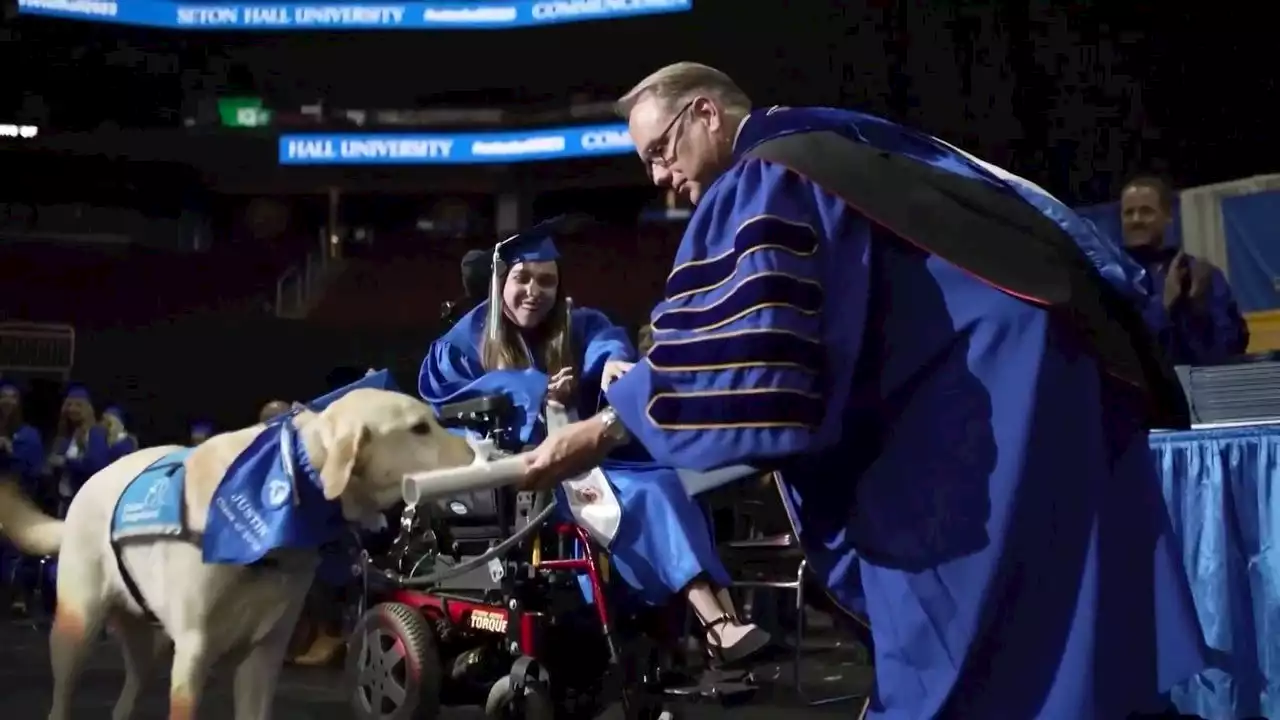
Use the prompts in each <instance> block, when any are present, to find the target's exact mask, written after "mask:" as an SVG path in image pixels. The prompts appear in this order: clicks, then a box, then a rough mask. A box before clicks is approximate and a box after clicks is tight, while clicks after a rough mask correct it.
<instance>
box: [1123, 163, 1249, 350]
mask: <svg viewBox="0 0 1280 720" xmlns="http://www.w3.org/2000/svg"><path fill="white" fill-rule="evenodd" d="M1172 213H1173V191H1172V190H1171V189H1170V188H1169V186H1168V184H1167V183H1165V182H1164V181H1163V180H1161V179H1160V178H1156V177H1139V178H1134V179H1133V180H1132V181H1130V182H1129V183H1127V184H1126V185H1125V186H1124V190H1122V191H1121V193H1120V219H1121V228H1122V229H1123V231H1124V247H1125V250H1126V251H1127V252H1128V253H1129V256H1130V257H1132V258H1133V259H1134V260H1135V261H1136V262H1137V263H1138V264H1140V265H1142V267H1143V269H1144V270H1146V272H1147V279H1148V281H1149V283H1150V288H1149V289H1150V294H1149V295H1148V297H1147V300H1146V302H1145V303H1144V304H1143V313H1142V314H1143V318H1144V319H1145V320H1146V322H1147V326H1148V327H1149V328H1151V331H1152V332H1153V333H1154V334H1155V335H1156V337H1157V338H1158V339H1159V342H1160V344H1161V346H1162V347H1163V348H1164V350H1165V352H1166V353H1167V354H1168V356H1169V359H1170V361H1172V362H1173V363H1174V364H1175V365H1213V364H1217V363H1222V362H1225V361H1227V360H1230V359H1231V358H1234V357H1238V356H1240V355H1242V354H1244V352H1245V348H1247V347H1248V345H1249V326H1248V325H1246V324H1245V321H1244V317H1243V316H1241V314H1240V308H1239V306H1238V305H1236V299H1235V295H1234V294H1232V292H1231V285H1230V284H1228V283H1227V278H1226V276H1225V275H1223V274H1222V271H1221V270H1219V269H1218V268H1216V267H1214V266H1213V265H1212V264H1211V263H1209V262H1208V261H1206V260H1202V259H1200V258H1196V257H1192V256H1190V255H1187V254H1186V253H1184V252H1183V251H1182V250H1181V249H1179V248H1176V247H1169V246H1168V244H1167V243H1166V242H1165V231H1166V230H1167V229H1168V227H1169V224H1170V222H1171V221H1172Z"/></svg>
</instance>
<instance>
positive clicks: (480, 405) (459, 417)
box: [439, 395, 511, 427]
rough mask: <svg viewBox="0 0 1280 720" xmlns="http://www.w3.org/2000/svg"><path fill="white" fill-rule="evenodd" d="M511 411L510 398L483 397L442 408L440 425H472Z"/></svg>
mask: <svg viewBox="0 0 1280 720" xmlns="http://www.w3.org/2000/svg"><path fill="white" fill-rule="evenodd" d="M510 409H511V397H510V396H508V395H483V396H481V397H477V398H471V399H470V400H462V401H460V402H455V403H449V404H448V405H443V406H441V408H440V412H439V416H440V424H441V425H444V426H446V427H453V426H458V425H470V424H473V423H475V422H477V421H484V420H486V419H487V418H494V417H500V416H502V415H503V414H505V413H506V412H507V411H508V410H510Z"/></svg>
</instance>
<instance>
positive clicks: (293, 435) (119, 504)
mask: <svg viewBox="0 0 1280 720" xmlns="http://www.w3.org/2000/svg"><path fill="white" fill-rule="evenodd" d="M276 438H280V439H281V440H280V441H279V442H277V439H276ZM289 447H294V448H296V452H293V453H290V452H289V450H288V448H289ZM286 456H288V457H286ZM246 458H247V459H246ZM472 459H473V452H472V450H471V448H470V446H469V445H468V444H467V443H466V441H465V440H463V439H461V438H459V437H457V436H454V435H451V434H449V433H447V432H445V431H444V430H443V429H442V428H441V427H440V425H439V424H438V423H437V421H436V419H435V416H434V414H433V413H432V411H431V409H430V408H429V407H428V406H427V405H426V404H424V403H422V402H420V401H418V400H416V399H414V398H411V397H409V396H407V395H401V394H397V393H392V392H387V391H383V390H375V389H356V390H352V391H351V392H349V393H348V394H346V395H344V396H343V397H341V398H340V399H338V400H337V401H335V402H334V403H333V404H332V405H330V406H328V407H327V408H325V409H324V410H323V411H322V412H321V413H319V414H317V413H312V412H306V411H304V412H301V413H300V414H298V415H297V416H295V417H294V418H293V419H292V420H289V421H286V422H284V423H274V424H269V425H265V426H264V425H256V426H253V427H251V428H247V429H245V430H239V431H235V432H229V433H225V434H222V435H217V436H215V437H213V438H210V439H209V440H208V441H206V442H205V443H203V444H201V445H200V446H198V447H197V448H195V449H193V450H191V449H186V448H179V447H173V446H170V447H158V448H148V449H146V450H141V451H138V452H136V453H133V454H132V455H128V456H126V457H124V458H121V459H120V460H117V461H116V462H115V463H113V464H112V465H110V466H108V467H107V468H106V469H104V470H103V471H101V472H99V473H98V474H96V475H94V476H93V477H92V478H90V479H89V481H88V482H87V483H85V485H84V487H83V488H82V489H81V490H80V492H79V493H78V494H77V495H76V497H75V500H74V501H72V503H71V507H70V509H69V510H68V511H67V518H66V522H65V523H62V522H59V521H57V520H53V519H51V518H48V517H46V516H44V515H43V514H41V513H40V512H39V510H37V509H36V508H35V507H34V506H33V505H32V504H31V503H30V502H29V501H28V500H27V499H26V498H25V497H23V496H22V495H21V493H20V492H19V491H18V490H17V489H16V488H15V487H14V486H13V485H12V484H9V483H4V484H2V485H0V526H2V528H3V532H4V534H5V535H7V536H8V537H9V538H10V539H11V540H13V541H14V542H15V544H17V545H18V546H19V547H21V548H22V549H24V550H25V551H27V552H30V553H33V554H53V553H59V554H60V559H59V567H58V607H57V612H56V615H55V619H54V627H53V631H52V633H51V635H50V640H49V645H50V655H51V660H52V665H53V674H54V692H53V707H52V709H51V710H50V713H49V718H50V720H66V718H68V717H69V712H70V700H71V695H72V691H73V688H74V685H75V683H76V678H77V675H78V674H79V671H80V668H81V665H82V663H83V660H84V657H85V654H86V652H87V651H88V649H89V644H90V642H91V640H92V639H93V638H95V637H96V636H97V634H98V631H99V630H100V628H101V627H102V624H103V623H104V622H110V624H111V626H112V627H113V628H114V630H115V631H116V634H117V635H118V636H119V638H120V641H121V644H122V645H123V650H124V654H125V662H126V678H125V685H124V689H123V691H122V692H121V695H120V699H119V700H118V701H117V703H116V706H115V710H114V712H113V715H112V717H113V720H126V719H127V718H129V717H130V716H131V714H132V712H133V708H134V705H135V704H136V701H137V699H138V696H139V693H140V692H141V691H142V686H143V682H144V681H145V680H146V678H147V677H148V676H149V675H151V674H152V667H153V663H154V660H155V659H156V655H157V653H156V650H157V647H158V646H157V643H156V642H155V640H156V638H155V637H154V632H153V629H152V625H151V623H150V622H149V620H148V618H147V614H148V613H150V614H152V615H153V616H154V617H155V618H156V619H158V620H159V622H160V623H161V624H162V625H163V626H164V629H165V630H166V631H167V633H168V634H169V636H170V637H171V638H172V639H173V645H174V655H173V667H172V673H171V681H170V690H169V693H170V711H169V717H170V719H171V720H185V719H187V718H192V717H194V716H195V711H196V708H197V707H198V705H199V701H200V694H201V689H202V688H203V686H204V684H205V680H206V676H207V674H208V671H209V668H210V667H211V666H212V665H213V663H214V662H215V661H217V660H218V659H220V658H222V657H224V656H227V655H232V657H233V658H234V659H235V660H236V661H237V662H238V664H237V667H236V674H235V717H236V718H237V720H266V719H268V718H270V717H271V706H272V699H273V695H274V691H275V685H276V679H277V676H278V674H279V671H280V666H281V664H282V662H283V656H284V653H285V649H286V646H287V644H288V642H289V636H290V633H291V632H292V630H293V626H294V624H295V622H296V620H297V617H298V613H299V612H300V610H301V606H302V602H303V598H304V596H305V595H306V592H307V589H308V587H309V586H310V584H311V580H312V577H313V576H314V574H315V570H316V567H317V565H318V563H319V560H320V554H319V551H318V544H319V543H318V542H310V543H308V542H307V539H308V538H311V539H314V538H315V537H318V536H319V535H318V534H317V533H316V532H310V531H299V532H292V534H291V531H290V530H289V529H288V528H287V527H285V526H284V525H280V524H279V523H276V524H274V525H273V523H274V522H275V521H273V520H272V518H273V517H275V516H276V515H280V514H281V513H284V512H289V513H295V514H298V516H299V517H301V516H302V515H305V514H307V513H310V516H314V517H327V520H328V521H330V522H328V523H327V524H326V525H325V527H326V528H327V530H326V531H327V532H332V528H331V526H332V525H333V524H334V523H333V522H332V521H334V520H336V521H337V525H338V526H339V527H341V525H342V522H341V520H342V519H344V518H345V520H348V521H353V522H359V523H363V524H366V525H370V524H374V523H376V522H378V521H380V520H381V515H380V513H381V511H383V510H385V509H386V508H388V507H390V506H391V505H392V504H394V503H395V502H396V500H397V499H398V498H399V497H400V485H401V480H402V478H403V476H404V475H405V474H407V473H411V472H419V471H423V470H430V469H436V468H445V467H452V466H458V465H466V464H468V463H470V462H471V461H472ZM254 463H258V465H254ZM254 467H259V468H267V469H268V470H269V472H267V471H264V472H263V473H259V475H262V476H261V477H258V478H257V485H253V482H249V481H245V482H248V484H245V482H242V481H240V480H235V478H242V477H247V476H246V474H245V473H246V471H245V468H249V470H250V472H248V475H252V474H253V472H251V471H252V470H253V468H254ZM264 473H265V474H264ZM224 478H226V481H225V482H224ZM250 480H252V478H250ZM237 482H239V483H240V484H239V485H236V483H237ZM308 483H309V484H308ZM175 485H177V486H179V487H178V488H177V489H175V488H174V486H175ZM228 485H233V486H235V487H233V488H232V490H228V489H227V486H228ZM237 488H238V489H237ZM245 488H256V489H252V490H246V489H245ZM308 493H310V494H308ZM165 497H170V498H172V499H171V500H170V501H169V502H170V505H171V506H172V508H173V509H171V510H168V511H166V510H165V507H166V505H165ZM286 508H288V509H287V510H285V509H286ZM339 508H340V509H339ZM166 512H169V514H170V516H171V518H170V519H169V520H168V521H167V522H168V524H167V525H166V518H165V513H166ZM317 513H319V515H318V516H317V515H316V514H317ZM325 513H328V515H327V516H326V515H325ZM179 514H180V515H181V516H182V517H181V519H180V522H181V523H182V528H181V531H178V530H176V529H175V527H176V526H175V523H176V522H179V521H178V520H173V519H172V518H177V517H178V516H179ZM291 517H292V516H291ZM297 522H300V523H301V522H304V521H301V520H299V521H297ZM306 522H310V521H306ZM122 528H123V529H128V530H130V532H131V534H132V537H122V535H123V534H124V533H123V530H122ZM281 528H285V529H281ZM312 529H313V530H314V528H312ZM304 530H305V528H304ZM308 533H310V534H308ZM218 536H221V537H230V538H231V541H229V542H230V544H227V543H226V542H224V543H223V544H222V545H216V544H212V545H211V543H210V538H213V537H218ZM237 537H241V538H242V539H244V540H245V542H243V543H239V542H238V541H236V540H235V538H237ZM237 543H238V544H237ZM228 548H232V549H230V550H229V549H228ZM211 553H212V555H211ZM219 553H223V554H224V555H226V556H225V557H224V556H222V555H219ZM228 553H229V555H227V554H228ZM237 553H238V554H237ZM228 558H230V559H228ZM237 558H239V560H237Z"/></svg>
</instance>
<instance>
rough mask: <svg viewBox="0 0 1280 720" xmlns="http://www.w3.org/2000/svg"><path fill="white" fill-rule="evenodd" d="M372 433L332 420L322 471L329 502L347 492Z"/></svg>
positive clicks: (325, 493)
mask: <svg viewBox="0 0 1280 720" xmlns="http://www.w3.org/2000/svg"><path fill="white" fill-rule="evenodd" d="M367 436H368V430H367V429H366V428H364V427H363V426H359V425H353V424H350V423H343V422H339V421H335V420H328V424H327V426H326V428H325V433H324V438H325V448H324V450H325V456H324V466H323V467H321V468H320V484H321V485H323V486H324V497H325V499H326V500H336V499H338V498H339V497H341V496H342V493H343V492H345V491H346V489H347V484H348V483H350V482H351V475H352V473H354V472H355V469H356V459H357V458H358V457H360V446H361V445H363V444H364V442H365V440H366V439H367Z"/></svg>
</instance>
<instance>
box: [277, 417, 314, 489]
mask: <svg viewBox="0 0 1280 720" xmlns="http://www.w3.org/2000/svg"><path fill="white" fill-rule="evenodd" d="M293 417H294V413H290V414H289V415H287V416H285V417H284V418H283V419H282V422H281V423H280V462H281V463H283V465H284V472H285V474H286V475H288V476H289V483H290V484H292V485H293V498H294V500H293V501H294V504H297V503H299V502H301V495H300V494H299V493H298V477H299V475H301V476H302V477H304V478H306V480H307V481H308V482H310V483H311V484H312V485H315V486H316V487H318V488H320V490H322V491H323V490H324V483H323V482H322V481H321V480H320V472H319V471H318V470H316V468H315V466H314V465H312V464H311V456H310V455H309V454H308V453H307V446H306V445H305V444H304V443H303V442H302V434H301V433H299V432H298V430H297V428H295V427H294V426H293Z"/></svg>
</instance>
